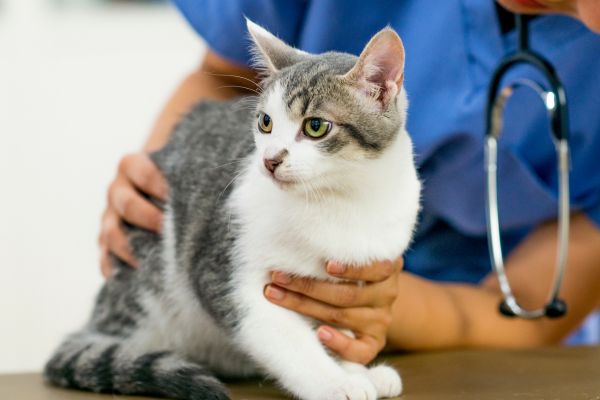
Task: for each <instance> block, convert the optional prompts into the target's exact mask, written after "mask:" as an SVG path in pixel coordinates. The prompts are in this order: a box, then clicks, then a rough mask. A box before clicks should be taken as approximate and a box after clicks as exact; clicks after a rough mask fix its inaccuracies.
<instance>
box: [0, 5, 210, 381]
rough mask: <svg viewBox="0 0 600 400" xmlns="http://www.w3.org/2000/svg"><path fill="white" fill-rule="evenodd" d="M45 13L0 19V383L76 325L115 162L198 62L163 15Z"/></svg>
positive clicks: (0, 14) (85, 304)
mask: <svg viewBox="0 0 600 400" xmlns="http://www.w3.org/2000/svg"><path fill="white" fill-rule="evenodd" d="M73 2H74V1H73ZM48 3H49V1H43V0H38V1H37V2H36V1H33V0H4V3H3V4H2V5H3V6H4V7H1V8H0V373H2V372H12V371H26V370H39V369H40V368H41V366H42V365H43V362H44V360H45V359H46V358H47V357H48V355H49V353H50V352H51V351H52V349H53V347H54V346H55V345H57V344H58V342H59V340H60V339H61V337H63V336H64V335H65V334H66V333H68V332H70V331H72V330H74V329H77V328H78V326H80V325H81V324H82V323H83V322H84V321H85V319H86V317H87V315H88V313H89V311H90V307H91V304H92V300H93V297H94V295H95V293H96V291H97V289H98V287H99V285H100V283H101V281H102V279H101V276H100V273H99V267H98V251H97V246H96V237H97V233H98V229H99V217H100V213H101V211H102V209H103V207H104V200H105V192H106V187H107V184H108V182H109V181H110V179H111V178H112V176H113V174H114V171H115V166H116V163H117V160H118V158H119V157H120V156H121V155H122V154H124V153H125V152H127V151H130V150H134V149H137V148H138V147H139V146H140V144H141V142H142V140H143V138H144V136H145V135H146V134H147V133H148V131H149V129H150V127H151V125H152V122H153V120H154V118H155V116H156V114H157V112H158V110H159V109H160V107H161V105H162V104H163V102H164V101H165V100H166V98H167V96H168V94H169V93H170V92H171V90H172V89H173V88H174V86H175V85H176V84H177V82H178V81H179V80H180V79H181V78H182V77H183V76H184V74H185V73H186V72H187V71H189V70H190V69H191V68H193V67H194V66H195V65H196V64H197V62H198V61H199V59H200V57H201V53H202V51H203V45H202V43H201V42H200V40H199V39H198V38H197V36H196V35H195V34H194V33H193V32H192V31H191V29H190V28H189V27H188V26H187V24H186V23H185V21H184V20H183V18H182V17H180V15H179V14H178V13H177V11H176V10H174V9H173V8H172V7H170V6H167V5H154V6H141V5H136V6H134V5H129V6H118V7H117V6H111V7H108V8H107V7H100V6H91V5H87V6H81V7H75V8H74V9H66V10H62V9H61V10H58V11H57V10H56V9H53V8H52V7H50V6H49V4H48Z"/></svg>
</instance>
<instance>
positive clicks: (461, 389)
mask: <svg viewBox="0 0 600 400" xmlns="http://www.w3.org/2000/svg"><path fill="white" fill-rule="evenodd" d="M383 360H385V361H386V362H387V363H389V364H391V365H393V366H395V367H396V368H397V369H398V370H399V371H400V373H401V375H402V380H403V383H404V388H405V389H404V394H403V395H402V396H401V399H402V400H454V399H457V400H458V399H461V400H471V399H473V400H488V399H490V400H495V399H499V400H500V399H501V400H506V399H521V400H522V399H528V400H529V399H543V400H553V399H557V400H558V399H560V400H562V399H567V400H568V399H578V400H579V399H582V400H592V399H597V400H600V347H572V348H562V347H556V348H544V349H537V350H527V351H475V350H464V351H448V352H436V353H421V354H408V355H396V356H388V357H383ZM307 384H309V383H307ZM228 386H229V388H230V389H231V394H232V397H233V399H235V400H242V399H244V400H273V399H286V398H288V397H286V396H285V395H284V394H282V393H281V392H280V391H278V390H277V389H275V388H274V387H273V385H272V384H271V383H269V382H259V381H251V382H243V383H236V384H230V385H228ZM115 398H118V399H119V400H126V399H127V400H141V399H144V398H142V397H127V396H116V395H96V394H91V393H84V392H78V391H72V390H63V389H56V388H52V387H48V386H46V385H45V384H44V383H43V380H42V377H41V376H40V374H38V373H31V374H16V375H0V400H103V399H105V400H108V399H115ZM145 399H147V398H145ZM324 400H326V399H324Z"/></svg>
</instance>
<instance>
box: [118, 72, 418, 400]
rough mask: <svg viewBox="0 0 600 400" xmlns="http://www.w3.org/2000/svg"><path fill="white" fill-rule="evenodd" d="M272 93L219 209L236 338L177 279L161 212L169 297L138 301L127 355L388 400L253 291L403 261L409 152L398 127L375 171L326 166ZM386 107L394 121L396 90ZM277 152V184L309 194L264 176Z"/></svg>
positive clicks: (411, 179) (297, 321) (307, 396)
mask: <svg viewBox="0 0 600 400" xmlns="http://www.w3.org/2000/svg"><path fill="white" fill-rule="evenodd" d="M282 91H283V89H282V88H281V87H280V86H279V85H277V84H276V85H274V87H273V89H272V90H271V91H270V92H269V93H268V94H267V95H268V98H267V99H266V102H265V105H264V107H265V109H264V112H266V113H268V114H269V115H270V116H271V118H272V120H273V123H274V127H273V132H272V133H271V134H270V135H261V134H260V133H258V132H256V133H255V139H256V146H257V148H256V150H255V151H254V153H253V154H252V155H251V156H250V157H249V159H248V164H247V166H246V169H245V171H244V172H243V174H242V176H241V178H240V179H239V181H238V183H237V184H236V187H235V189H234V190H233V192H232V194H231V196H230V198H229V201H228V207H229V208H230V211H231V214H232V221H233V223H235V224H237V227H239V229H240V230H239V232H240V235H239V237H238V240H237V245H236V247H235V248H234V249H232V255H233V261H234V262H235V263H236V269H235V273H234V275H233V276H232V277H231V279H232V280H233V282H234V287H235V289H234V291H233V296H234V297H235V299H234V301H235V302H236V304H240V305H243V308H244V309H245V312H244V314H243V318H241V320H240V323H239V327H238V329H237V331H236V334H235V337H228V335H227V333H225V332H223V331H222V330H221V329H220V328H219V327H218V326H217V324H216V323H215V321H213V320H212V318H211V317H210V316H209V314H208V313H207V312H206V311H205V310H204V309H203V308H202V305H201V304H199V303H198V300H197V297H196V296H195V295H194V294H193V291H192V289H191V287H190V286H189V285H190V283H189V282H188V281H187V276H184V271H181V269H179V268H178V267H177V260H176V254H175V240H174V229H173V219H172V215H171V213H170V212H169V210H167V212H166V215H165V227H164V230H163V235H164V242H163V250H164V259H165V263H166V271H165V274H166V282H167V288H166V290H165V291H164V292H165V293H166V294H168V295H166V296H169V297H163V298H161V299H158V300H157V299H154V298H150V297H148V298H147V299H146V300H145V301H147V302H153V304H147V307H145V309H147V310H151V312H150V314H149V315H148V316H147V317H146V318H144V321H143V322H141V323H142V324H146V325H147V326H146V327H145V328H144V329H138V330H137V332H138V333H137V335H136V337H134V338H132V340H131V341H130V344H131V346H132V347H131V348H130V349H129V351H132V352H134V353H140V352H142V351H144V352H147V351H150V350H162V349H164V348H169V349H174V350H175V351H177V352H180V353H181V354H182V355H184V356H185V357H187V358H188V359H191V360H192V361H194V360H198V361H199V362H201V363H203V364H208V365H210V366H211V367H212V368H214V369H215V370H216V372H218V373H221V374H225V375H248V374H251V373H252V372H253V371H255V365H260V366H261V367H262V369H264V370H266V372H267V373H268V374H270V375H271V376H273V377H274V378H276V379H277V380H278V381H279V382H280V383H281V384H282V385H283V386H284V387H285V388H286V389H287V390H288V391H290V392H291V393H293V394H294V395H295V396H297V397H298V398H300V399H304V400H372V399H377V398H380V397H391V396H397V395H398V394H400V392H401V390H402V383H401V380H400V377H399V375H398V373H397V372H396V371H395V370H394V369H392V368H390V367H387V366H384V365H379V366H375V367H372V368H370V369H367V368H366V367H364V366H362V365H359V364H355V363H350V362H346V361H341V360H338V359H336V358H334V357H333V356H331V355H330V354H329V353H328V352H327V351H326V350H325V349H324V347H323V345H322V344H321V343H320V342H319V340H318V338H317V335H316V332H315V330H314V326H315V324H314V321H311V320H310V319H308V318H306V317H303V316H301V315H299V314H297V313H294V312H292V311H289V310H287V309H284V308H282V307H279V306H277V305H274V304H272V303H270V302H269V301H267V299H266V298H265V297H264V295H263V289H264V287H265V285H266V284H268V283H269V282H270V273H271V271H273V270H278V271H284V272H288V273H290V274H297V275H302V276H309V277H314V278H318V279H331V278H330V277H329V276H328V275H327V274H326V272H325V263H326V261H328V260H335V261H339V262H342V263H347V264H352V265H356V266H360V265H365V264H367V263H369V262H372V261H375V260H384V259H396V258H397V257H399V256H400V255H402V253H403V252H404V250H405V249H406V248H407V246H408V244H409V242H410V239H411V236H412V231H413V228H414V225H415V222H416V221H415V220H416V216H417V213H418V209H419V193H420V182H419V180H418V178H417V174H416V171H415V167H414V162H413V150H412V142H411V140H410V138H409V136H408V134H407V132H406V131H405V130H404V127H402V128H401V131H400V132H398V135H397V137H396V138H395V140H394V142H393V143H392V144H390V145H389V146H388V148H386V149H385V151H384V152H383V154H381V155H380V156H379V157H378V158H376V159H369V158H368V157H365V159H364V160H363V161H362V162H357V161H356V160H354V161H353V162H352V163H348V164H347V165H345V164H344V163H340V161H339V160H337V161H332V160H329V159H328V158H327V157H326V156H324V155H322V154H321V153H320V152H319V151H318V150H317V149H316V148H315V146H314V145H313V144H312V143H310V142H309V141H301V140H300V141H298V140H296V135H297V132H298V129H299V124H300V123H301V121H297V120H294V119H292V118H290V116H289V115H288V113H287V111H286V108H285V107H284V105H283V100H282V98H283V93H282ZM396 104H397V106H398V108H399V111H400V113H401V114H402V118H403V120H405V117H406V108H407V100H406V95H405V94H404V90H403V89H402V90H400V93H399V94H398V98H397V101H396ZM283 149H286V150H287V151H288V152H289V154H288V157H287V158H286V161H285V163H284V164H283V165H281V166H280V167H278V169H277V171H276V174H277V176H278V178H280V179H282V180H286V181H287V180H298V179H302V180H303V181H306V182H311V184H312V185H313V186H314V187H313V190H311V191H305V190H304V189H302V187H303V186H302V185H300V184H293V185H285V186H282V185H280V184H278V183H276V182H275V181H274V179H273V178H272V177H271V176H270V175H269V174H268V173H267V172H266V170H265V167H264V165H263V159H264V157H272V156H273V155H274V154H277V152H279V151H281V150H283ZM332 179H334V180H335V184H333V182H332ZM326 187H328V188H330V189H325V188H326ZM331 188H333V189H331ZM248 356H249V357H250V358H251V359H252V361H250V359H249V358H248Z"/></svg>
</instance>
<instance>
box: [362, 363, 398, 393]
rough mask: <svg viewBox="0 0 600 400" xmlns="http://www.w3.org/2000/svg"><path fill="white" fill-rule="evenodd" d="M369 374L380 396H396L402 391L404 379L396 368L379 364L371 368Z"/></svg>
mask: <svg viewBox="0 0 600 400" xmlns="http://www.w3.org/2000/svg"><path fill="white" fill-rule="evenodd" d="M367 375H368V377H369V379H370V380H371V382H372V383H373V385H375V389H376V390H377V396H378V397H379V398H388V397H396V396H400V393H402V380H401V379H400V375H399V374H398V372H397V371H396V370H395V369H394V368H392V367H388V366H387V365H377V366H375V367H372V368H369V371H368V372H367Z"/></svg>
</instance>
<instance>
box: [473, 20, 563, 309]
mask: <svg viewBox="0 0 600 400" xmlns="http://www.w3.org/2000/svg"><path fill="white" fill-rule="evenodd" d="M516 22H517V29H518V37H519V46H518V50H517V51H516V52H515V53H513V54H510V55H508V56H507V57H505V58H504V59H503V60H502V61H501V62H500V65H499V66H498V68H497V69H496V71H495V72H494V74H493V76H492V82H491V84H490V87H489V91H488V102H487V110H486V125H487V128H486V138H485V144H484V146H485V168H486V217H487V220H486V221H487V235H488V244H489V249H490V258H491V262H492V265H493V267H494V270H495V271H496V274H497V276H498V281H499V284H500V289H501V291H502V295H503V297H504V300H503V301H502V302H501V303H500V306H499V311H500V313H501V314H503V315H505V316H508V317H521V318H525V319H534V318H540V317H548V318H558V317H562V316H563V315H565V314H566V313H567V304H566V303H565V301H564V300H561V299H559V298H558V294H559V291H560V286H561V283H562V279H563V276H564V271H565V268H566V262H567V250H568V241H569V212H570V203H569V167H570V161H569V142H568V139H569V135H568V121H567V102H566V95H565V91H564V88H563V85H562V83H561V82H560V80H559V78H558V76H557V74H556V72H555V70H554V68H553V67H552V65H551V64H550V63H549V62H548V61H547V60H545V59H544V58H542V57H541V56H540V55H538V54H536V53H534V52H532V51H530V50H529V48H528V32H527V22H526V20H525V19H524V17H523V16H521V15H517V16H516ZM523 64H525V65H529V66H531V67H533V68H535V69H536V70H537V71H539V72H540V73H541V74H542V76H543V77H544V78H545V79H546V80H547V82H548V85H549V87H548V88H547V89H546V88H545V87H544V85H542V84H540V83H538V82H535V81H532V80H529V79H518V80H515V81H514V82H512V83H511V84H509V85H507V86H505V87H504V88H502V89H501V90H499V87H500V83H501V81H502V78H503V77H505V76H506V74H507V72H509V71H510V70H511V69H512V68H513V67H515V66H516V65H523ZM521 87H523V88H528V89H530V90H533V91H534V92H536V93H537V94H538V95H539V97H540V99H541V100H542V102H543V104H544V107H545V108H546V111H547V113H548V118H549V119H550V128H551V131H552V139H553V142H554V146H555V149H556V157H557V166H558V176H559V202H558V248H557V262H556V270H555V276H554V282H553V285H552V289H551V292H550V296H549V299H548V302H547V303H546V305H545V306H544V307H542V308H539V309H534V310H527V309H524V308H523V307H521V306H520V305H519V304H518V302H517V300H516V298H515V296H514V294H513V292H512V289H511V286H510V283H509V281H508V277H507V274H506V270H505V268H504V259H503V255H502V244H501V240H500V222H499V215H498V184H497V183H498V175H497V169H498V139H499V137H500V133H501V131H502V118H503V113H504V108H505V105H506V103H507V100H508V98H509V97H510V96H512V94H513V93H514V92H515V90H516V89H518V88H521Z"/></svg>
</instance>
